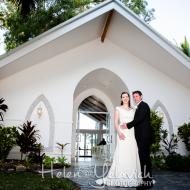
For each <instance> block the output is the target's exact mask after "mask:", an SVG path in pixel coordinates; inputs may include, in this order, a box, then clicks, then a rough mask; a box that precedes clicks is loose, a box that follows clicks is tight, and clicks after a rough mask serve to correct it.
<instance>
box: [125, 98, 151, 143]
mask: <svg viewBox="0 0 190 190" xmlns="http://www.w3.org/2000/svg"><path fill="white" fill-rule="evenodd" d="M127 127H128V129H130V128H132V127H134V129H135V138H136V140H137V141H138V142H139V143H140V142H142V143H143V141H146V142H148V141H150V143H151V141H152V128H151V126H150V108H149V106H148V104H147V103H145V102H143V101H141V102H140V103H139V105H138V107H137V110H136V112H135V115H134V119H133V121H131V122H129V123H127Z"/></svg>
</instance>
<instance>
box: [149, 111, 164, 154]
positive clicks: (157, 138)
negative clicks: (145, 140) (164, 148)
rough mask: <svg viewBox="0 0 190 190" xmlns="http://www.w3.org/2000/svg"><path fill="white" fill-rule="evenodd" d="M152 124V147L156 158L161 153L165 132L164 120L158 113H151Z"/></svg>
mask: <svg viewBox="0 0 190 190" xmlns="http://www.w3.org/2000/svg"><path fill="white" fill-rule="evenodd" d="M150 122H151V127H152V130H153V143H152V145H151V153H152V154H153V155H154V156H156V153H157V152H159V151H160V148H161V145H160V142H161V133H162V131H163V129H162V124H163V118H162V117H159V116H158V114H157V112H156V111H152V110H151V112H150Z"/></svg>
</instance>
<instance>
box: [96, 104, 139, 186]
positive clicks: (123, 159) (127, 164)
mask: <svg viewBox="0 0 190 190" xmlns="http://www.w3.org/2000/svg"><path fill="white" fill-rule="evenodd" d="M116 109H117V110H118V111H119V125H120V124H122V123H128V122H130V121H132V120H133V118H134V113H135V110H134V109H131V110H126V109H125V108H123V107H121V106H117V107H116ZM121 131H122V132H123V133H124V135H125V140H120V139H119V136H118V135H117V145H116V149H115V152H114V156H113V162H112V165H111V167H110V170H109V172H108V174H107V176H103V178H101V179H98V180H96V183H97V184H99V185H102V184H105V185H107V186H119V187H136V186H139V185H140V184H141V183H142V177H141V167H140V161H139V154H138V147H137V143H136V140H135V134H134V127H132V128H131V129H121Z"/></svg>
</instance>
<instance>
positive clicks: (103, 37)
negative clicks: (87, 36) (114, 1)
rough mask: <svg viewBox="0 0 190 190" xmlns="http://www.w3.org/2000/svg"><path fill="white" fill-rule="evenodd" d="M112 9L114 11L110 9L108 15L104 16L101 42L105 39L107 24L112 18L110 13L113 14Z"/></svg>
mask: <svg viewBox="0 0 190 190" xmlns="http://www.w3.org/2000/svg"><path fill="white" fill-rule="evenodd" d="M113 11H114V10H111V11H110V12H109V13H108V16H107V18H106V22H105V25H104V29H103V32H102V35H101V42H102V43H103V42H104V40H105V37H106V34H107V31H108V28H109V25H110V22H111V18H112V15H113Z"/></svg>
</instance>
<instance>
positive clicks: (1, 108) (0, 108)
mask: <svg viewBox="0 0 190 190" xmlns="http://www.w3.org/2000/svg"><path fill="white" fill-rule="evenodd" d="M4 101H5V99H3V98H1V99H0V121H3V116H4V115H3V114H4V112H6V111H7V109H8V106H7V105H6V104H3V102H4Z"/></svg>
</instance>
